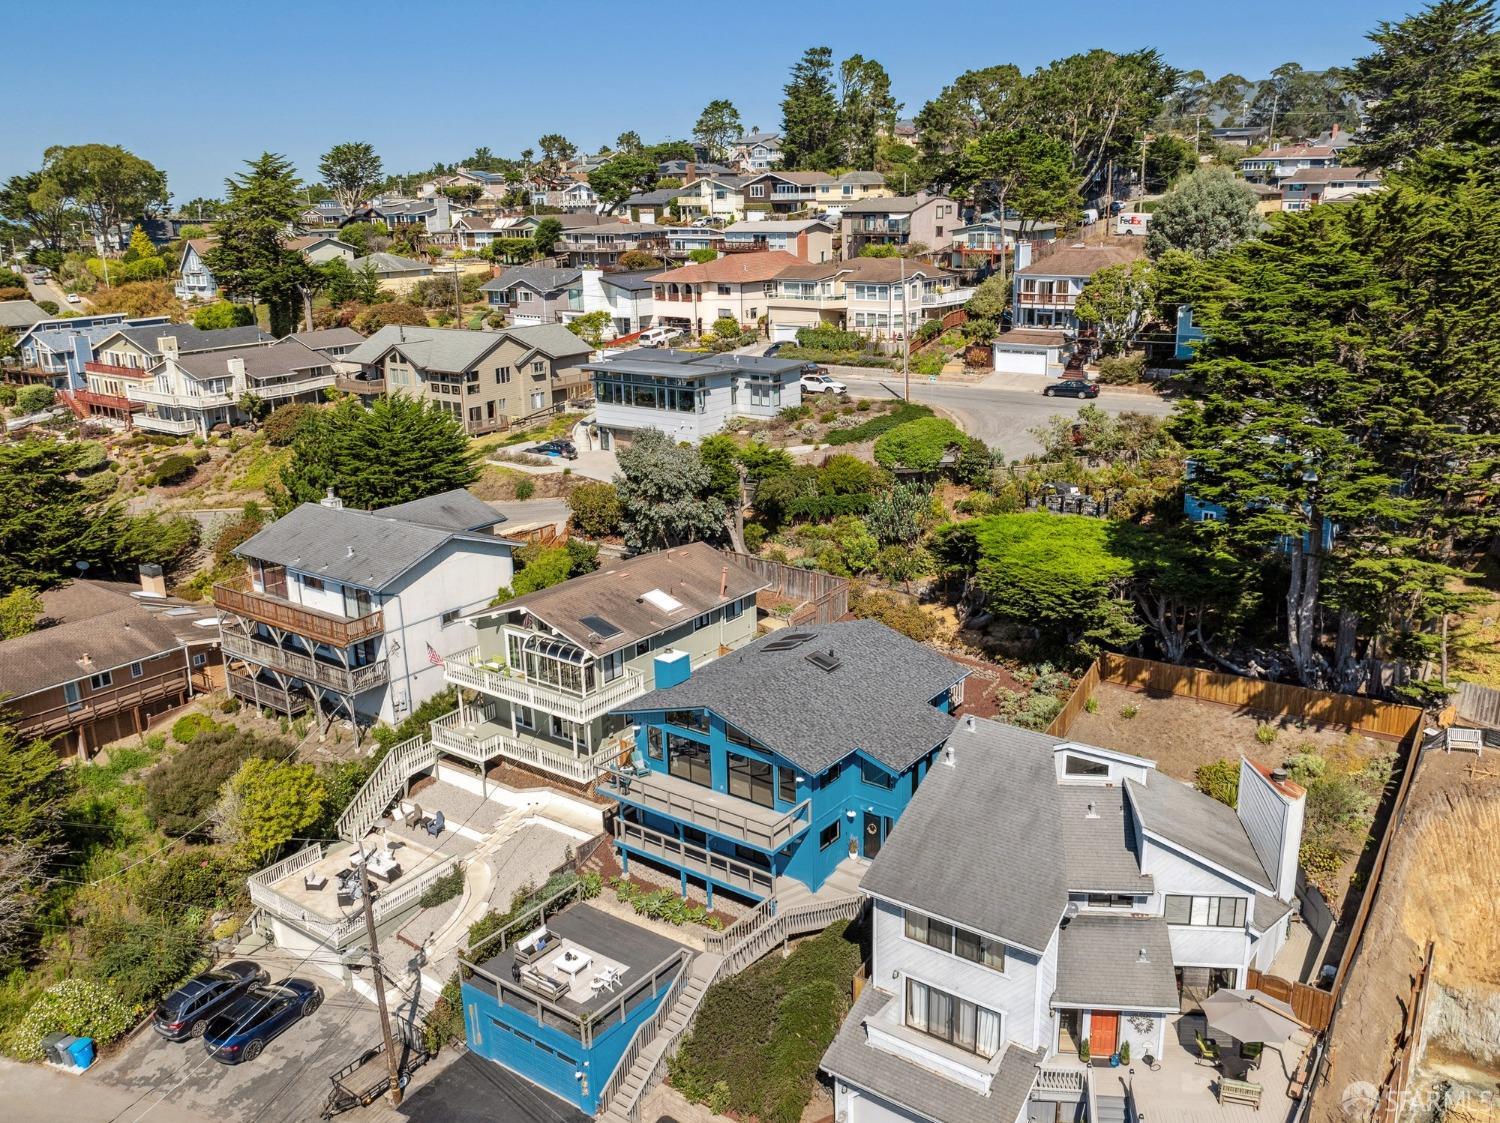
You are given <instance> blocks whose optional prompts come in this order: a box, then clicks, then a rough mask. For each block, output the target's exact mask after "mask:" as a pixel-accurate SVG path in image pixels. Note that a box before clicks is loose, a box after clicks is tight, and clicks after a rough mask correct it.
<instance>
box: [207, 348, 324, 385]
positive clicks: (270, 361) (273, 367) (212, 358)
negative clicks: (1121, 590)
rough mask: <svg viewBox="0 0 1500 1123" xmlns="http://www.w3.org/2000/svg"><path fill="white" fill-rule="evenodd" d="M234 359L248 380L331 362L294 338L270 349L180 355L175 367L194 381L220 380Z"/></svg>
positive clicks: (241, 349) (319, 366)
mask: <svg viewBox="0 0 1500 1123" xmlns="http://www.w3.org/2000/svg"><path fill="white" fill-rule="evenodd" d="M233 359H238V360H239V361H240V362H242V363H244V364H245V374H246V376H247V377H249V378H275V377H277V376H279V375H284V374H291V373H293V372H296V371H305V370H317V369H320V368H322V369H327V368H328V364H329V363H330V362H331V360H330V359H329V358H328V356H327V355H325V354H323V353H322V352H321V351H314V350H313V349H312V348H311V347H308V346H306V345H305V344H302V343H299V342H298V341H297V340H295V339H283V340H281V341H280V342H278V343H273V344H271V345H270V346H269V347H265V346H254V347H230V348H226V349H224V350H222V351H200V352H193V353H190V354H186V355H180V356H179V357H178V359H177V365H178V366H180V367H181V368H182V369H183V370H185V371H187V372H188V373H189V374H191V375H193V376H194V377H196V378H222V377H223V376H225V375H226V374H228V373H229V366H228V364H229V362H230V361H231V360H233Z"/></svg>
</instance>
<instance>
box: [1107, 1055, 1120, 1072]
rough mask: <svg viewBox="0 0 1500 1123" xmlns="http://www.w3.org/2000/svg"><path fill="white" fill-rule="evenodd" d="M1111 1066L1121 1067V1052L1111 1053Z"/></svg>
mask: <svg viewBox="0 0 1500 1123" xmlns="http://www.w3.org/2000/svg"><path fill="white" fill-rule="evenodd" d="M1109 1067H1110V1068H1119V1067H1120V1054H1119V1053H1111V1054H1110V1055H1109Z"/></svg>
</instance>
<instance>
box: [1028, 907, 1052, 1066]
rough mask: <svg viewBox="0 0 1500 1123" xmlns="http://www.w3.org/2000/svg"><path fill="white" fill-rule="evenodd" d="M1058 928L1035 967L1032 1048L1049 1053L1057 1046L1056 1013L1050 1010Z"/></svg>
mask: <svg viewBox="0 0 1500 1123" xmlns="http://www.w3.org/2000/svg"><path fill="white" fill-rule="evenodd" d="M1058 939H1059V929H1053V931H1052V939H1050V940H1048V941H1047V953H1046V954H1045V955H1043V956H1042V962H1041V964H1040V965H1039V967H1038V969H1037V986H1036V1034H1037V1036H1036V1040H1035V1041H1032V1042H1031V1043H1030V1047H1031V1048H1033V1049H1038V1048H1040V1049H1046V1050H1047V1053H1048V1054H1049V1055H1050V1054H1051V1053H1052V1052H1053V1051H1055V1050H1056V1048H1057V1015H1056V1013H1055V1012H1054V1011H1053V1010H1052V996H1053V995H1054V994H1056V993H1057V941H1058Z"/></svg>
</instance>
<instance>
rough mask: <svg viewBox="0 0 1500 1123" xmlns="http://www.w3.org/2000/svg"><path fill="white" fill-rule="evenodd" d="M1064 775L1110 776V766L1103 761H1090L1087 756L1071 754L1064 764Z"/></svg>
mask: <svg viewBox="0 0 1500 1123" xmlns="http://www.w3.org/2000/svg"><path fill="white" fill-rule="evenodd" d="M1063 773H1064V774H1065V775H1068V776H1108V775H1109V765H1107V764H1105V763H1104V762H1103V761H1101V760H1090V759H1089V758H1088V757H1086V756H1074V755H1073V754H1072V753H1069V754H1068V756H1067V759H1066V761H1065V762H1064V764H1063Z"/></svg>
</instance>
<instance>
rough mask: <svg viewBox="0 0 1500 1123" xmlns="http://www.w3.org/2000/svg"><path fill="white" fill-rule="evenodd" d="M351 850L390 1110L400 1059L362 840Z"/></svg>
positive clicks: (397, 1090) (396, 1097)
mask: <svg viewBox="0 0 1500 1123" xmlns="http://www.w3.org/2000/svg"><path fill="white" fill-rule="evenodd" d="M355 846H356V847H358V848H359V884H360V888H361V889H362V890H363V893H362V894H361V895H362V896H363V897H364V900H365V907H364V914H365V938H366V939H368V940H369V941H370V974H371V975H372V976H373V977H374V981H375V1005H376V1006H377V1007H379V1008H380V1036H381V1038H383V1039H384V1041H385V1067H386V1071H387V1072H388V1073H389V1074H390V1078H391V1087H390V1090H389V1091H387V1092H386V1099H388V1100H389V1101H390V1103H391V1106H392V1107H396V1106H397V1105H399V1104H400V1103H401V1059H400V1058H399V1057H397V1056H396V1044H395V1042H394V1041H392V1040H391V1015H390V1011H389V1009H387V1007H386V1004H385V970H384V968H383V967H382V966H381V962H380V942H379V941H378V940H377V939H376V937H375V884H374V882H372V881H371V880H370V871H369V870H368V869H367V868H366V867H365V844H364V840H363V839H361V840H359V841H358V842H356V843H355Z"/></svg>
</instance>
